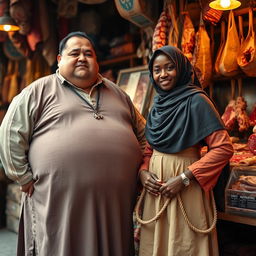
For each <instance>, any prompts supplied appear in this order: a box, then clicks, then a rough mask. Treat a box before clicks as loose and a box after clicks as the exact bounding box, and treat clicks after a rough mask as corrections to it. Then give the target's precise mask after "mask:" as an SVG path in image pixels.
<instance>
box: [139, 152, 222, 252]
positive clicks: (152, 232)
mask: <svg viewBox="0 0 256 256" xmlns="http://www.w3.org/2000/svg"><path fill="white" fill-rule="evenodd" d="M199 157H200V155H199V152H198V149H197V148H195V147H193V148H192V147H191V148H188V149H186V150H183V151H182V152H179V153H176V154H164V153H161V152H158V151H155V150H154V152H153V155H152V157H151V161H150V171H151V172H153V173H155V174H156V175H157V176H158V178H159V179H161V180H163V181H165V180H167V179H168V178H170V177H173V176H177V175H179V174H180V173H182V172H183V171H184V170H186V169H187V167H188V166H189V165H190V164H192V163H193V162H195V161H197V160H198V159H199ZM181 199H182V202H183V206H184V208H185V211H186V213H187V216H188V219H189V221H190V222H191V223H192V224H193V225H194V226H195V227H196V228H199V229H207V228H209V227H210V225H211V224H212V220H213V209H212V208H213V207H212V202H211V200H210V199H209V197H206V194H205V193H204V191H203V190H202V189H201V187H200V185H199V184H198V183H197V182H196V181H192V183H191V184H190V186H188V187H186V188H185V189H184V190H183V191H182V192H181ZM165 201H166V198H165V197H163V196H158V197H155V196H152V195H150V194H149V193H146V195H145V200H144V206H143V219H144V220H148V219H151V218H152V217H154V216H155V215H156V213H157V212H158V211H159V209H161V206H162V205H163V204H164V202H165ZM139 255H140V256H217V255H218V243H217V234H216V229H214V230H213V231H212V232H211V233H209V234H201V233H197V232H195V231H193V230H192V229H191V228H190V227H189V226H188V224H187V222H186V221H185V219H184V216H183V214H182V211H181V208H180V206H179V203H178V200H177V198H173V199H172V200H171V202H170V203H169V205H168V207H167V209H166V210H165V211H164V212H163V213H162V215H161V217H160V218H159V219H158V220H157V221H156V222H153V223H151V224H146V225H142V227H141V236H140V247H139Z"/></svg>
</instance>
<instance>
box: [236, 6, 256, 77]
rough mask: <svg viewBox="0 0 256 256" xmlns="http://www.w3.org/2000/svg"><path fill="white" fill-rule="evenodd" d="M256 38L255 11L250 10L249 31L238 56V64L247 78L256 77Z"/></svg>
mask: <svg viewBox="0 0 256 256" xmlns="http://www.w3.org/2000/svg"><path fill="white" fill-rule="evenodd" d="M255 48H256V37H255V32H254V29H253V10H252V8H250V9H249V30H248V34H247V37H246V39H245V40H244V41H243V42H242V44H241V48H240V50H239V53H238V56H237V63H238V65H239V66H240V67H241V69H242V71H243V72H244V73H245V74H246V75H247V76H252V77H255V76H256V51H255V50H256V49H255Z"/></svg>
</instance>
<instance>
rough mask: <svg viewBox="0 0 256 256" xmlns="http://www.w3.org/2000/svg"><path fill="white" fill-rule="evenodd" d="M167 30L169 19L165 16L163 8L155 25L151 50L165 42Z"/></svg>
mask: <svg viewBox="0 0 256 256" xmlns="http://www.w3.org/2000/svg"><path fill="white" fill-rule="evenodd" d="M168 30H169V20H168V18H167V12H166V9H164V10H163V11H162V13H161V15H160V17H159V19H158V22H157V25H156V27H155V30H154V33H153V42H152V51H153V52H154V51H155V50H157V49H158V48H160V47H162V46H164V45H166V44H167V38H168V37H167V33H168Z"/></svg>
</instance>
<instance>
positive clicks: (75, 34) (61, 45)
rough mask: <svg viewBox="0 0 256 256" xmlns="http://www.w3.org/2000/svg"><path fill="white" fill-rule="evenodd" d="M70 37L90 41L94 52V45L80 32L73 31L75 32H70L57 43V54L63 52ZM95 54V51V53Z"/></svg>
mask: <svg viewBox="0 0 256 256" xmlns="http://www.w3.org/2000/svg"><path fill="white" fill-rule="evenodd" d="M71 37H83V38H86V39H88V40H89V41H90V43H91V45H92V47H93V49H94V51H95V46H94V43H93V41H92V39H91V38H90V37H89V36H88V35H87V34H86V33H84V32H81V31H75V32H71V33H69V34H68V35H67V36H65V37H64V38H63V39H62V40H61V41H60V43H59V54H60V55H61V54H62V52H63V50H64V49H65V47H66V44H67V41H68V39H69V38H71ZM95 52H96V51H95Z"/></svg>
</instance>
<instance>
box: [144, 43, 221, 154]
mask: <svg viewBox="0 0 256 256" xmlns="http://www.w3.org/2000/svg"><path fill="white" fill-rule="evenodd" d="M159 54H165V55H166V56H167V57H169V58H170V60H171V61H172V62H173V63H174V65H175V67H176V72H177V83H176V85H175V86H174V88H172V89H171V90H169V91H164V90H162V89H161V88H160V87H159V86H158V85H157V84H156V83H155V81H154V79H153V63H154V60H155V58H156V57H157V56H158V55H159ZM149 71H150V79H151V81H152V83H153V86H154V89H155V90H156V92H157V95H156V96H155V98H154V104H153V106H152V108H151V110H150V113H149V116H148V119H147V125H146V138H147V140H148V142H149V144H150V145H151V146H152V148H154V149H156V150H157V151H160V152H163V153H177V152H180V151H181V150H183V149H186V148H188V147H191V146H194V145H196V144H198V143H199V142H200V141H202V140H203V139H204V138H205V137H207V136H208V135H210V134H211V133H213V132H214V131H216V130H220V129H224V124H223V122H222V120H221V118H220V116H219V114H218V112H217V110H216V109H215V106H214V104H213V102H212V101H211V100H210V98H209V97H208V96H207V94H206V93H205V92H204V91H203V90H202V89H201V85H200V83H199V81H198V79H197V77H196V75H195V71H194V69H193V67H192V65H191V64H190V62H189V60H188V59H187V58H186V57H185V56H184V55H183V53H182V52H181V51H180V50H179V49H177V48H176V47H173V46H163V47H161V48H159V49H158V50H156V51H155V52H154V53H153V56H152V57H151V59H150V62H149Z"/></svg>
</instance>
